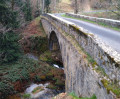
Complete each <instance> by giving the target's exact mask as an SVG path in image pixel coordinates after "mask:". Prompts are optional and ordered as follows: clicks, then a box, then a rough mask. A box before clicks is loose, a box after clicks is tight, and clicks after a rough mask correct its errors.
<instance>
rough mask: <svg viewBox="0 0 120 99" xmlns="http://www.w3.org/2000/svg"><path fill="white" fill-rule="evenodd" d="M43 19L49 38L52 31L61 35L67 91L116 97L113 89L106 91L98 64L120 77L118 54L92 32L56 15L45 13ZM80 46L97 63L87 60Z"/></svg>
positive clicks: (110, 76)
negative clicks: (98, 71) (96, 69)
mask: <svg viewBox="0 0 120 99" xmlns="http://www.w3.org/2000/svg"><path fill="white" fill-rule="evenodd" d="M41 22H42V24H43V27H44V30H45V31H46V33H47V35H48V38H49V39H50V37H51V35H52V33H53V32H54V33H55V34H56V36H57V38H58V42H59V46H60V50H61V54H62V61H63V64H64V68H65V74H66V91H67V92H68V93H69V92H75V93H76V94H77V95H78V96H81V95H82V96H92V95H93V94H96V96H97V98H98V99H116V98H115V97H116V96H115V95H113V93H112V92H111V91H110V93H109V94H108V93H107V90H106V89H105V87H104V86H103V84H102V83H101V80H102V79H104V78H106V77H105V76H104V75H102V74H100V73H97V72H96V71H95V68H97V67H98V65H99V66H101V67H102V68H104V69H105V72H106V74H107V75H108V78H106V79H112V80H113V81H114V80H117V81H120V64H119V60H120V59H119V56H118V54H117V53H114V50H112V49H111V48H110V49H109V47H108V46H106V45H105V44H104V43H103V42H101V41H100V40H99V39H98V38H97V37H96V36H94V35H93V34H89V33H87V32H86V31H85V30H84V29H82V28H80V27H78V26H76V25H75V24H73V23H70V22H68V21H65V20H63V19H60V18H58V17H55V16H54V15H51V14H46V15H44V16H42V17H41ZM81 47H82V48H83V49H84V50H85V51H86V52H88V53H89V54H90V55H91V57H92V58H93V59H94V60H95V61H96V62H97V64H98V65H97V64H91V63H89V62H88V59H87V56H86V54H85V53H84V51H83V50H82V48H81ZM111 51H112V52H111ZM93 65H94V66H93Z"/></svg>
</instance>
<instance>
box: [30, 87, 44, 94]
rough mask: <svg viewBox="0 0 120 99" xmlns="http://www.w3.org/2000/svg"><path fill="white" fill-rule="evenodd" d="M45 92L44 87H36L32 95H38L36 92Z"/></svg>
mask: <svg viewBox="0 0 120 99" xmlns="http://www.w3.org/2000/svg"><path fill="white" fill-rule="evenodd" d="M43 90H44V87H43V86H38V87H36V88H35V89H33V91H32V93H33V94H34V93H36V92H40V91H43Z"/></svg>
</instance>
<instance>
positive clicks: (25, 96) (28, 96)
mask: <svg viewBox="0 0 120 99" xmlns="http://www.w3.org/2000/svg"><path fill="white" fill-rule="evenodd" d="M23 98H24V99H28V98H31V95H30V94H24V95H23Z"/></svg>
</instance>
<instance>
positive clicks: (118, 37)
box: [54, 14, 120, 54]
mask: <svg viewBox="0 0 120 99" xmlns="http://www.w3.org/2000/svg"><path fill="white" fill-rule="evenodd" d="M54 15H55V16H57V17H60V18H63V19H65V20H67V21H70V22H72V23H75V24H76V25H78V26H80V27H83V28H84V29H86V30H88V31H89V32H91V33H93V34H95V35H97V36H98V37H99V38H101V39H102V41H103V42H105V43H106V44H107V45H109V46H111V47H112V48H113V49H114V50H116V51H117V52H118V53H119V54H120V32H118V31H115V30H111V29H108V28H105V27H102V26H98V25H96V24H93V23H89V22H85V21H81V20H77V19H72V18H65V17H61V14H54Z"/></svg>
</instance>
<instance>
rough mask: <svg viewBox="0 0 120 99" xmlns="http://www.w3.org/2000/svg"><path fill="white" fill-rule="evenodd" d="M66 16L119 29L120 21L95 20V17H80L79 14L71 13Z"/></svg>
mask: <svg viewBox="0 0 120 99" xmlns="http://www.w3.org/2000/svg"><path fill="white" fill-rule="evenodd" d="M66 15H67V16H71V17H75V18H82V19H87V20H91V21H94V22H102V23H104V24H107V25H110V26H112V27H118V28H119V27H120V21H119V20H113V19H106V18H97V17H91V16H86V15H80V14H72V13H66Z"/></svg>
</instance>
